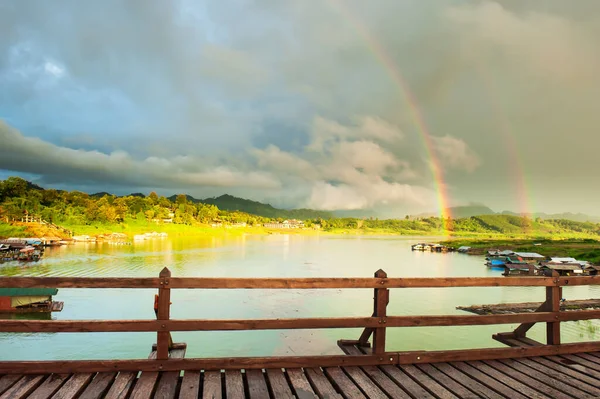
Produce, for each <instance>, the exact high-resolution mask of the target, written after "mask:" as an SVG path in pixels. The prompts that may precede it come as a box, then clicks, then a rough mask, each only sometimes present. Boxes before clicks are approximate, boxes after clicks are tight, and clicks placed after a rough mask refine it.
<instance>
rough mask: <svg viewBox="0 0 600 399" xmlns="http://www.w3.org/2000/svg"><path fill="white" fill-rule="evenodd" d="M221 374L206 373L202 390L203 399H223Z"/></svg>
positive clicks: (218, 372)
mask: <svg viewBox="0 0 600 399" xmlns="http://www.w3.org/2000/svg"><path fill="white" fill-rule="evenodd" d="M222 396H223V394H222V388H221V372H220V371H206V372H204V384H203V389H202V399H222Z"/></svg>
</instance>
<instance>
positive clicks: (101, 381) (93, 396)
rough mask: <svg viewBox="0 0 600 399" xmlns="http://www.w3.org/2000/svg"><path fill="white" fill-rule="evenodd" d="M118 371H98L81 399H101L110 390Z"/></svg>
mask: <svg viewBox="0 0 600 399" xmlns="http://www.w3.org/2000/svg"><path fill="white" fill-rule="evenodd" d="M116 376H117V373H115V372H112V373H108V372H107V373H98V374H97V375H96V376H95V377H94V379H93V380H92V382H90V384H89V385H88V386H87V387H86V388H85V391H83V393H82V394H81V396H80V397H79V399H99V398H103V397H104V394H105V393H106V392H107V391H108V390H109V388H110V386H111V385H112V383H113V382H114V380H115V378H116Z"/></svg>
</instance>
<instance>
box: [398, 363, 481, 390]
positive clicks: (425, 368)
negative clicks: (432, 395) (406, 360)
mask: <svg viewBox="0 0 600 399" xmlns="http://www.w3.org/2000/svg"><path fill="white" fill-rule="evenodd" d="M413 367H414V368H418V369H419V370H420V371H421V372H422V373H423V374H425V375H427V376H428V377H429V378H430V379H431V380H433V381H435V382H436V383H437V384H439V385H441V386H443V387H444V388H445V389H447V390H448V391H450V392H452V393H453V394H454V395H456V396H458V397H459V398H478V397H479V396H477V395H476V394H475V393H473V392H471V391H470V390H469V389H467V388H466V387H465V386H464V385H462V384H460V383H458V382H456V381H454V380H453V379H452V378H450V377H448V376H447V375H446V374H444V373H442V372H441V371H440V370H438V369H437V368H435V367H433V366H432V365H431V364H419V365H417V366H416V367H415V366H404V367H403V370H404V371H405V372H406V373H411V375H417V373H415V372H414V370H413V371H411V369H412V368H413ZM421 378H422V377H421ZM424 381H427V380H424ZM423 386H424V387H425V388H426V389H427V390H430V391H433V390H434V388H435V389H437V387H436V386H435V384H434V385H431V381H427V383H426V384H423Z"/></svg>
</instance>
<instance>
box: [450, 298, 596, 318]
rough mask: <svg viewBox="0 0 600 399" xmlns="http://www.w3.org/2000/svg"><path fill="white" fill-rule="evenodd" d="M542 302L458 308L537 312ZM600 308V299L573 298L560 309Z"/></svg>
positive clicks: (561, 304)
mask: <svg viewBox="0 0 600 399" xmlns="http://www.w3.org/2000/svg"><path fill="white" fill-rule="evenodd" d="M540 306H542V302H521V303H498V304H494V305H471V306H457V307H456V309H458V310H464V311H465V312H469V313H475V314H479V315H486V314H515V313H523V312H535V311H536V310H537V309H538V308H539V307H540ZM584 309H600V299H573V300H565V301H563V302H561V303H560V310H584Z"/></svg>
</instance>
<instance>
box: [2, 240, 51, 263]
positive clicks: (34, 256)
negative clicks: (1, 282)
mask: <svg viewBox="0 0 600 399" xmlns="http://www.w3.org/2000/svg"><path fill="white" fill-rule="evenodd" d="M29 243H31V245H30V244H29ZM43 254H44V251H43V247H42V246H41V243H39V244H38V242H37V241H33V240H19V239H8V240H0V262H9V261H23V262H35V261H38V260H40V259H41V258H42V255H43Z"/></svg>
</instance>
